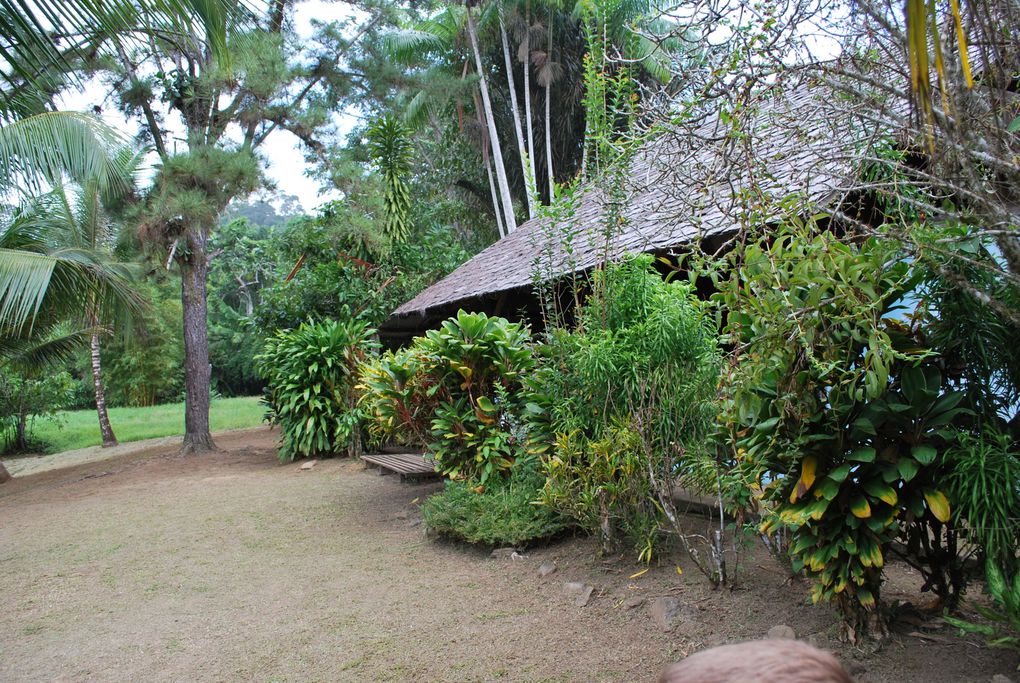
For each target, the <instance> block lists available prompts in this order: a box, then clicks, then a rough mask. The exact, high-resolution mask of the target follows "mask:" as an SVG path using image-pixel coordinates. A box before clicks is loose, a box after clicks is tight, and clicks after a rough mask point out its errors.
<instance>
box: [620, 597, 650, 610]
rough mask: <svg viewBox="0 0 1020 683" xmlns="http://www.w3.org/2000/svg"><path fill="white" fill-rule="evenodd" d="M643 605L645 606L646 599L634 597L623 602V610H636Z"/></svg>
mask: <svg viewBox="0 0 1020 683" xmlns="http://www.w3.org/2000/svg"><path fill="white" fill-rule="evenodd" d="M643 604H645V599H644V598H643V597H641V596H640V595H635V596H634V597H632V598H627V599H626V600H624V601H623V608H624V609H634V608H636V607H640V606H641V605H643Z"/></svg>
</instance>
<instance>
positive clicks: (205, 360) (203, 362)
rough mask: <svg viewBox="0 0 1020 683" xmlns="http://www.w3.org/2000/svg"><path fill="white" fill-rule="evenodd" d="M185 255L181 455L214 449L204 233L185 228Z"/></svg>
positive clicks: (206, 261)
mask: <svg viewBox="0 0 1020 683" xmlns="http://www.w3.org/2000/svg"><path fill="white" fill-rule="evenodd" d="M187 239H188V254H187V255H186V256H185V257H183V258H181V259H180V266H181V304H182V308H183V309H184V310H183V313H184V315H183V318H184V443H183V444H182V445H181V454H182V455H184V454H189V453H206V452H208V451H213V450H216V444H214V443H213V440H212V435H211V434H210V433H209V380H210V376H211V372H210V367H209V333H208V329H207V326H206V322H207V314H208V311H207V309H208V303H207V301H206V277H207V275H208V272H209V259H208V257H207V255H206V241H207V239H208V233H207V232H206V231H205V230H203V229H201V228H199V229H193V230H191V231H189V233H188V235H187Z"/></svg>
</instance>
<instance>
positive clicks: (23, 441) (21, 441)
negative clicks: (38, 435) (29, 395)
mask: <svg viewBox="0 0 1020 683" xmlns="http://www.w3.org/2000/svg"><path fill="white" fill-rule="evenodd" d="M27 450H28V415H26V414H25V411H23V410H21V411H18V424H17V426H16V427H15V431H14V452H15V453H24V452H25V451H27Z"/></svg>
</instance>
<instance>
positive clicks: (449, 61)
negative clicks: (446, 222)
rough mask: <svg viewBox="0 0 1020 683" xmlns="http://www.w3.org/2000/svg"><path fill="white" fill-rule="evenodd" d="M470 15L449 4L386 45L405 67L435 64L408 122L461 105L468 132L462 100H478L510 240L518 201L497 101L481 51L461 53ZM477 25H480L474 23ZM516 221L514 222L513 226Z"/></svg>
mask: <svg viewBox="0 0 1020 683" xmlns="http://www.w3.org/2000/svg"><path fill="white" fill-rule="evenodd" d="M467 12H468V9H467V8H466V7H462V6H459V5H453V6H448V7H446V8H444V9H443V10H442V11H441V12H439V13H437V14H436V15H434V16H432V17H430V18H429V19H427V20H425V21H422V22H419V23H418V24H416V25H415V26H414V27H413V28H411V29H404V30H400V31H394V32H391V33H389V34H387V35H386V36H385V47H386V49H387V51H388V52H389V55H390V56H391V58H393V59H394V60H396V61H398V62H401V63H402V64H404V65H407V66H411V65H417V64H418V63H420V62H423V61H426V62H427V61H431V62H432V63H433V65H432V66H431V67H430V68H428V69H427V70H426V71H425V73H424V74H423V75H422V77H421V79H420V80H421V82H422V83H423V84H424V87H422V89H421V90H419V91H418V92H416V93H415V94H414V96H413V97H412V98H411V100H410V102H409V103H408V105H407V107H406V110H405V113H404V118H405V120H407V121H408V122H409V123H412V124H416V123H421V122H422V120H423V119H424V118H425V116H426V115H427V116H428V117H429V118H430V119H432V120H434V119H435V117H436V116H437V115H439V114H441V113H444V112H445V111H446V110H447V108H448V106H449V105H450V103H451V102H456V109H457V112H458V117H459V118H460V124H461V128H462V129H463V127H464V122H463V107H462V105H461V98H462V97H464V98H467V97H470V98H471V99H472V100H474V102H475V111H476V112H477V114H478V118H479V122H480V123H481V129H482V131H483V132H482V134H481V135H480V136H479V137H480V142H481V144H480V148H481V155H482V163H483V165H484V167H485V174H486V177H487V179H488V181H489V191H490V194H491V196H492V208H493V213H494V215H495V217H496V225H497V228H498V229H499V235H500V237H504V236H505V235H506V234H507V232H509V231H510V230H511V229H512V227H511V225H512V226H513V227H516V220H515V217H514V213H513V200H512V195H511V193H510V185H509V180H508V179H507V177H506V165H505V159H504V157H503V152H502V147H501V146H500V145H499V140H498V138H495V135H494V131H495V130H496V124H495V121H494V120H493V118H492V117H493V112H492V107H491V99H487V98H488V91H489V84H488V79H486V78H485V74H484V73H482V72H478V69H477V67H478V64H479V63H480V62H479V60H476V59H473V58H474V56H475V55H474V53H475V49H474V48H472V54H471V56H470V57H465V56H464V55H463V54H462V53H461V51H460V50H459V49H458V48H459V44H460V42H461V40H462V37H463V36H464V35H465V34H470V32H469V31H468V26H467ZM483 18H484V17H483ZM472 26H474V21H473V19H472ZM474 35H475V40H474V43H473V44H474V45H475V47H477V43H478V38H477V30H476V31H475V33H474ZM469 42H470V38H469ZM471 61H474V63H475V67H476V72H477V73H478V77H479V81H478V84H477V85H475V84H474V82H473V81H471V80H469V79H468V75H469V73H470V69H469V63H470V62H471ZM451 72H453V73H451ZM454 74H457V75H456V76H455V78H456V84H457V85H455V86H454V87H451V84H450V80H451V78H452V77H454ZM467 89H470V90H474V92H473V93H471V92H467ZM483 91H484V92H483ZM479 97H481V98H482V104H481V106H480V105H479ZM486 103H488V104H486ZM494 167H495V170H496V174H495V177H493V168H494ZM508 197H509V198H510V199H509V203H508V201H507V199H508ZM508 212H509V214H510V216H509V219H507V221H506V223H504V216H506V214H507V213H508ZM510 221H513V223H512V224H511V223H510ZM504 226H505V227H504Z"/></svg>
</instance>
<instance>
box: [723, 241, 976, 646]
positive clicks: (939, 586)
mask: <svg viewBox="0 0 1020 683" xmlns="http://www.w3.org/2000/svg"><path fill="white" fill-rule="evenodd" d="M728 259H729V266H730V269H729V272H730V274H731V275H730V277H729V278H728V279H727V280H725V281H721V282H718V283H717V284H718V287H719V292H718V294H717V295H716V296H717V299H718V302H719V303H720V310H721V311H725V312H726V322H725V326H724V330H725V332H726V335H727V336H726V343H728V344H730V345H731V348H732V350H733V353H732V363H731V364H730V366H729V371H728V373H727V376H726V377H724V379H723V382H722V387H723V406H722V412H721V416H720V420H721V423H722V424H721V426H722V429H723V431H724V433H725V434H726V435H727V437H728V438H727V439H725V443H726V444H727V445H728V447H730V448H732V455H731V457H732V464H733V466H734V468H733V470H732V471H731V473H730V476H731V477H732V479H731V481H733V484H734V486H733V488H734V490H743V491H745V492H746V491H751V492H754V493H753V495H754V497H755V498H757V501H748V500H746V494H745V501H744V502H745V503H747V504H753V505H755V506H756V507H757V508H758V509H759V510H760V511H761V520H762V521H761V530H762V531H763V532H764V533H767V534H776V533H777V532H779V531H780V530H783V531H784V532H785V533H786V534H787V537H788V538H789V553H790V556H791V561H792V565H793V569H794V570H795V571H800V570H803V571H804V572H806V573H807V574H808V576H809V577H810V578H812V579H813V581H814V584H813V587H812V598H813V599H814V600H815V601H818V600H833V601H835V602H836V603H837V604H838V606H839V607H840V609H841V610H842V612H843V616H844V632H843V635H844V637H845V638H847V639H848V640H850V641H854V642H857V641H860V640H861V639H863V638H866V637H876V636H881V634H883V633H884V632H885V629H886V619H885V613H884V611H883V610H882V609H881V603H880V594H881V587H882V569H883V567H884V566H885V564H886V562H887V561H888V560H889V558H890V555H891V554H892V553H894V552H898V553H899V554H900V555H901V556H902V557H903V558H904V559H906V560H907V561H908V562H909V563H911V564H912V565H913V566H915V567H917V568H918V569H919V570H921V572H922V574H924V576H925V579H926V582H927V584H926V587H927V588H930V589H931V590H933V591H934V592H935V593H936V594H937V595H939V596H940V597H941V598H942V599H944V600H946V601H952V600H955V598H956V596H957V595H958V594H959V591H960V589H961V588H962V586H963V583H964V577H963V575H962V567H961V566H960V565H961V562H960V560H959V557H958V554H957V552H956V551H957V543H958V532H957V530H956V529H955V528H954V523H953V518H952V514H951V512H952V511H951V510H950V502H949V500H948V498H947V496H946V493H945V492H944V490H943V489H942V488H940V481H943V477H942V476H941V474H942V470H943V468H944V464H943V457H942V455H943V453H944V451H945V450H946V449H947V448H948V447H949V446H950V445H951V441H952V438H953V437H952V434H953V432H952V431H951V430H950V429H948V428H947V427H948V426H949V425H951V423H953V421H954V420H956V419H957V418H958V417H959V416H961V415H962V414H963V411H962V409H961V408H960V407H959V405H958V404H959V403H960V400H961V398H962V397H961V395H960V394H959V393H955V392H953V391H949V390H947V386H946V382H945V381H944V378H943V375H942V373H941V372H940V370H939V364H940V359H939V358H938V357H937V356H936V355H934V354H933V353H931V352H930V351H928V350H927V349H926V348H925V346H924V343H923V338H922V335H921V334H920V332H919V331H918V330H917V329H916V328H915V326H914V325H913V323H912V320H911V312H912V311H911V310H910V309H909V308H907V307H905V302H909V298H910V297H909V292H910V291H911V289H912V286H913V282H912V273H911V267H910V265H909V264H908V263H907V262H905V261H904V260H903V259H902V258H900V257H899V254H897V253H896V250H895V247H894V246H893V245H891V244H890V243H889V242H888V241H879V240H877V239H868V240H861V241H859V242H852V241H850V240H847V239H846V238H845V237H844V238H843V239H839V238H837V237H836V236H834V235H833V234H832V233H831V232H828V231H820V230H815V229H813V227H812V226H810V225H795V226H793V227H787V228H784V229H783V230H782V231H780V232H779V233H778V234H775V233H774V234H772V235H770V236H768V237H767V238H762V239H760V240H758V241H752V242H751V243H748V244H745V245H743V246H742V247H740V248H738V249H736V250H734V251H733V252H732V253H731V254H730V255H729V257H728Z"/></svg>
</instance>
